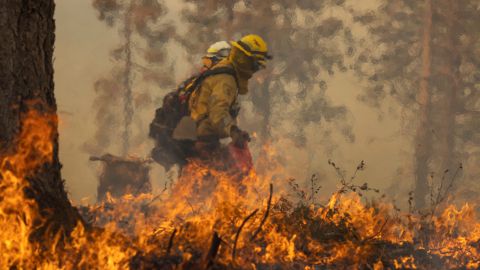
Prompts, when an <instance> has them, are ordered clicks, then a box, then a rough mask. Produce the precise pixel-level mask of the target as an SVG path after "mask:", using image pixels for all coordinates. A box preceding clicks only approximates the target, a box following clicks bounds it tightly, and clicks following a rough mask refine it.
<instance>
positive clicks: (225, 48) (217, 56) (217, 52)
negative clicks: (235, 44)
mask: <svg viewBox="0 0 480 270" xmlns="http://www.w3.org/2000/svg"><path fill="white" fill-rule="evenodd" d="M231 48H232V47H231V46H230V44H229V43H228V42H226V41H218V42H215V43H213V44H212V45H210V47H209V48H208V49H207V54H205V55H204V56H203V57H202V62H203V68H202V69H203V70H207V69H210V68H211V67H212V66H214V65H216V64H217V63H218V62H220V60H222V59H224V58H227V57H228V55H229V54H230V50H231Z"/></svg>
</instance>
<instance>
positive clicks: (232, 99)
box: [189, 34, 271, 153]
mask: <svg viewBox="0 0 480 270" xmlns="http://www.w3.org/2000/svg"><path fill="white" fill-rule="evenodd" d="M231 44H232V49H231V51H230V54H229V56H228V58H227V59H224V60H222V61H220V62H219V63H218V64H216V65H215V66H213V67H212V68H211V69H212V70H216V69H230V70H231V72H230V73H229V74H228V73H225V72H223V73H220V74H218V75H214V76H209V77H208V78H206V79H205V80H204V81H203V82H202V83H201V85H200V87H199V89H198V90H197V91H195V92H194V93H193V94H192V96H191V98H190V100H189V109H190V116H191V118H192V119H193V120H194V121H195V122H196V127H197V128H196V135H197V145H199V148H200V149H202V151H203V152H204V153H205V152H206V153H208V152H209V151H211V150H213V149H215V148H217V147H218V146H219V145H220V142H219V140H220V139H222V138H227V137H231V138H232V141H233V143H234V144H235V145H236V146H237V147H243V146H245V145H246V143H247V142H248V141H249V140H250V137H249V135H248V133H247V132H245V131H243V130H241V129H240V128H239V127H238V126H237V123H236V117H237V115H238V111H239V105H238V101H237V99H238V95H245V94H247V93H248V80H249V79H250V78H251V77H252V76H253V74H254V73H255V72H257V71H259V70H261V69H263V68H265V66H266V61H267V60H269V59H271V56H270V55H269V54H268V48H267V44H266V42H265V41H264V40H263V39H262V38H261V37H260V36H258V35H252V34H250V35H246V36H244V37H242V38H241V39H240V40H238V41H235V42H232V43H231Z"/></svg>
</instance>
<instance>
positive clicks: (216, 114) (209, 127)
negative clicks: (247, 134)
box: [189, 59, 239, 139]
mask: <svg viewBox="0 0 480 270" xmlns="http://www.w3.org/2000/svg"><path fill="white" fill-rule="evenodd" d="M219 67H231V68H234V66H233V64H232V63H231V62H230V61H229V60H227V59H224V60H222V61H221V62H219V63H218V64H216V65H215V67H213V69H215V68H219ZM236 77H237V79H239V76H236ZM237 96H238V85H237V81H236V78H235V77H234V76H232V75H231V74H217V75H212V76H209V77H207V78H205V80H204V81H203V82H202V84H201V85H200V87H199V88H198V89H197V90H196V91H194V92H193V93H192V95H191V97H190V100H189V109H190V117H191V118H192V119H193V120H194V121H195V122H196V125H197V130H196V133H197V134H196V135H197V138H200V139H201V138H202V137H218V138H226V137H229V136H230V128H231V127H232V125H236V119H235V118H234V117H233V116H232V115H231V111H232V110H234V109H235V108H236V107H238V103H237Z"/></svg>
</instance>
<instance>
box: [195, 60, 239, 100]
mask: <svg viewBox="0 0 480 270" xmlns="http://www.w3.org/2000/svg"><path fill="white" fill-rule="evenodd" d="M219 74H229V75H232V76H233V78H235V82H236V84H237V87H238V80H237V73H236V72H235V70H234V69H233V68H231V67H219V68H214V69H209V70H206V71H205V72H203V73H202V74H200V75H199V76H198V77H197V78H196V80H195V81H194V82H192V84H191V85H190V86H189V87H188V89H187V91H186V92H187V93H188V94H190V93H192V92H193V91H195V90H196V89H197V88H198V87H199V86H200V85H201V84H202V82H203V81H204V80H205V79H206V78H207V77H210V76H214V75H219Z"/></svg>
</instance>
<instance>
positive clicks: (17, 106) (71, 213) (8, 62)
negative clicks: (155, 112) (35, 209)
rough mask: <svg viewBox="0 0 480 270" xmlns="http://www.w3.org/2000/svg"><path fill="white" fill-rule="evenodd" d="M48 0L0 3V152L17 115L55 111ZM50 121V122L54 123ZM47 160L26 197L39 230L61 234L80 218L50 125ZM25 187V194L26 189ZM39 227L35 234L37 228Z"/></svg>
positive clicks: (8, 144)
mask: <svg viewBox="0 0 480 270" xmlns="http://www.w3.org/2000/svg"><path fill="white" fill-rule="evenodd" d="M54 8H55V5H54V1H53V0H41V1H39V0H23V1H20V0H3V1H0V40H1V42H0V154H2V153H6V152H8V151H12V149H13V148H14V144H15V143H14V140H15V138H16V136H17V135H18V133H19V131H20V130H21V129H22V127H21V119H20V118H21V115H22V113H24V112H26V111H27V110H29V109H31V105H29V104H31V103H32V101H35V103H36V104H37V105H36V106H35V109H37V110H39V111H43V112H53V113H56V104H55V96H54V94H53V88H54V84H53V64H52V62H53V61H52V57H53V46H54V41H55V34H54V31H55V22H54V19H53V14H54ZM54 125H56V124H54ZM54 130H55V136H54V138H53V140H54V141H53V145H54V150H53V162H52V163H51V164H44V166H42V168H41V169H40V170H39V171H38V172H37V173H35V176H33V177H30V178H29V179H28V181H29V182H30V187H31V190H29V192H28V193H29V196H32V197H33V198H34V199H35V200H36V201H37V203H38V205H39V208H40V210H41V215H42V217H44V218H45V219H46V223H45V226H43V227H42V228H43V229H47V227H48V229H49V230H50V231H51V232H55V231H58V229H59V228H60V227H63V229H65V230H66V231H67V232H68V231H69V230H71V229H72V228H73V227H74V226H75V224H76V223H77V221H79V220H80V218H79V216H78V214H77V211H76V210H75V208H73V207H72V205H71V204H70V202H69V200H68V198H67V194H66V192H65V189H64V182H63V180H62V178H61V175H60V169H61V164H60V162H59V160H58V133H57V127H56V126H55V127H54ZM30 191H31V192H30ZM43 229H40V230H39V231H38V232H40V233H41V232H43Z"/></svg>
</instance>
